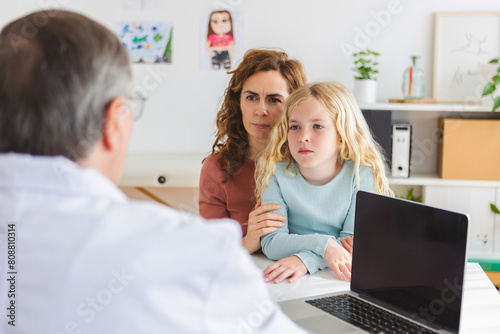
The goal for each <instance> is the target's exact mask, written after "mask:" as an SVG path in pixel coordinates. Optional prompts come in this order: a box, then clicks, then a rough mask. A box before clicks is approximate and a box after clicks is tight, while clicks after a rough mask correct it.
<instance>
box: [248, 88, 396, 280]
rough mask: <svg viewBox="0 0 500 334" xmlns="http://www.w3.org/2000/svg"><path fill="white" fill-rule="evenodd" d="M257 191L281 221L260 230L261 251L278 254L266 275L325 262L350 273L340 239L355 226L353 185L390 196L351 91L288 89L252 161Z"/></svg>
mask: <svg viewBox="0 0 500 334" xmlns="http://www.w3.org/2000/svg"><path fill="white" fill-rule="evenodd" d="M256 186H257V188H256V197H257V198H259V197H260V198H261V199H262V204H266V203H277V204H280V205H281V209H280V210H277V211H275V212H276V213H279V214H281V215H283V216H285V217H287V220H286V222H285V223H286V225H285V227H282V228H278V229H277V230H276V231H274V232H272V233H269V234H267V235H265V236H264V237H263V238H262V240H261V244H262V250H263V252H264V254H266V255H267V256H268V257H269V258H270V259H272V260H279V261H277V262H276V263H274V264H272V265H270V266H269V267H267V268H266V269H265V270H264V274H265V276H266V281H267V282H269V281H271V280H274V282H275V283H279V282H280V281H282V280H284V279H286V278H288V277H290V279H289V282H294V281H296V280H297V279H298V278H299V277H301V276H303V275H304V274H306V273H307V272H309V273H310V274H313V273H315V272H316V271H317V270H318V269H323V268H326V267H328V266H329V267H330V268H332V270H333V271H334V272H335V274H336V275H337V277H338V278H339V279H343V278H346V279H347V280H350V276H351V273H350V272H351V255H350V254H349V252H348V251H347V250H346V249H345V248H344V247H343V246H342V245H341V244H340V240H339V238H343V237H348V236H352V234H353V232H354V211H355V204H356V203H355V198H356V197H355V196H356V192H357V190H358V189H361V190H365V191H371V192H377V193H379V194H387V195H392V191H391V190H390V189H389V187H388V181H387V178H386V176H385V165H384V161H383V159H382V154H381V152H380V148H379V145H378V144H377V143H376V142H375V141H374V140H373V137H372V135H371V133H370V130H369V128H368V125H367V124H366V121H365V119H364V117H363V115H362V113H361V110H360V109H359V107H358V105H357V103H356V101H355V99H354V97H353V96H352V94H351V93H350V92H349V91H348V90H347V89H346V88H345V87H344V86H343V85H342V84H340V83H338V82H324V83H313V84H308V85H306V86H303V87H301V88H299V89H297V90H296V91H294V92H293V93H292V94H291V95H290V96H289V97H288V99H287V101H286V104H285V108H284V112H283V116H282V118H281V120H280V121H279V123H278V124H277V125H276V127H275V129H274V131H273V134H272V137H271V139H270V142H269V144H268V146H267V147H266V149H265V150H264V151H263V153H262V156H261V157H260V159H259V161H258V166H257V170H256Z"/></svg>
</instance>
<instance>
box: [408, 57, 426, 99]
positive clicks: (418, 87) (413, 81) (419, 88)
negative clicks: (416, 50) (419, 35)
mask: <svg viewBox="0 0 500 334" xmlns="http://www.w3.org/2000/svg"><path fill="white" fill-rule="evenodd" d="M410 58H411V59H412V63H413V65H412V66H410V67H408V68H407V69H406V70H405V71H404V74H403V97H404V98H405V99H423V98H424V85H425V77H424V71H423V70H422V69H420V68H418V67H417V60H418V59H419V58H420V57H419V56H410Z"/></svg>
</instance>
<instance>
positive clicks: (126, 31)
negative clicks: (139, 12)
mask: <svg viewBox="0 0 500 334" xmlns="http://www.w3.org/2000/svg"><path fill="white" fill-rule="evenodd" d="M116 33H117V35H118V37H119V38H120V40H121V42H122V44H123V46H125V48H126V49H127V51H128V53H129V56H130V59H131V60H132V62H134V63H146V64H151V63H171V62H172V33H173V24H172V23H171V22H154V21H128V22H127V21H122V22H117V24H116Z"/></svg>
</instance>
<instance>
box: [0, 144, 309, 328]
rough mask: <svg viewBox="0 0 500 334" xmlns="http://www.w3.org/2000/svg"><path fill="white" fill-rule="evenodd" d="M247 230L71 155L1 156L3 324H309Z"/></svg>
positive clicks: (0, 310) (0, 321)
mask: <svg viewBox="0 0 500 334" xmlns="http://www.w3.org/2000/svg"><path fill="white" fill-rule="evenodd" d="M9 227H10V230H11V232H10V233H11V234H8V230H9ZM12 230H14V232H12ZM239 231H240V228H239V226H238V225H237V224H235V223H233V222H232V221H230V220H220V221H217V222H215V221H214V222H210V223H209V224H207V223H206V222H205V221H204V220H203V219H201V218H199V217H196V216H193V215H189V214H186V213H181V212H178V211H176V210H172V209H169V208H166V207H164V206H161V205H157V204H154V203H149V202H139V201H131V200H127V198H126V197H125V196H124V195H123V193H122V192H121V191H120V190H119V189H118V188H117V187H116V186H115V185H113V184H112V183H111V182H110V181H108V179H106V178H105V177H104V176H102V175H101V174H99V173H98V172H97V171H95V170H92V169H83V168H80V167H78V166H77V165H76V164H74V163H72V162H71V161H69V160H67V159H65V158H62V157H32V156H29V155H23V154H12V153H11V154H0V268H1V283H0V333H43V334H46V333H47V334H48V333H53V334H56V333H58V334H59V333H190V334H192V333H221V334H224V333H299V332H300V333H302V331H301V330H300V329H299V328H298V327H296V326H295V324H294V323H293V322H291V321H290V320H289V319H288V318H287V317H286V316H285V315H284V314H283V313H282V312H281V310H280V309H279V307H277V306H276V304H274V303H273V302H271V299H270V296H269V294H268V291H267V288H266V286H265V285H264V283H263V278H262V273H261V272H260V271H259V270H258V269H257V268H256V266H255V265H254V264H253V262H252V260H251V258H250V256H248V254H246V251H245V250H244V249H243V248H242V247H241V246H240V235H239V233H240V232H239ZM12 233H14V234H12ZM13 236H14V239H15V241H13V238H12V237H13ZM9 237H10V238H9ZM9 240H10V241H11V243H10V245H14V246H11V254H10V255H11V258H10V260H11V262H10V263H9V261H8V260H9V257H8V255H9V253H8V245H9V242H8V241H9ZM13 247H14V248H15V249H13ZM13 253H15V254H14V255H15V259H14V260H13V258H12V255H13ZM12 261H14V262H12ZM10 265H13V266H12V267H10ZM9 273H14V274H9ZM11 283H14V285H11ZM13 294H14V296H13ZM12 301H14V307H15V311H14V314H12V306H11V305H12ZM9 307H10V310H9V309H8V308H9ZM12 315H14V318H13V317H12ZM12 320H14V324H15V326H12V325H11V324H12V323H11V324H9V322H12Z"/></svg>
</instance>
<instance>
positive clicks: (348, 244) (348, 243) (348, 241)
mask: <svg viewBox="0 0 500 334" xmlns="http://www.w3.org/2000/svg"><path fill="white" fill-rule="evenodd" d="M340 242H341V243H342V246H344V248H345V249H346V251H348V252H349V254H351V256H352V247H353V246H354V237H345V238H342V239H340Z"/></svg>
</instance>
